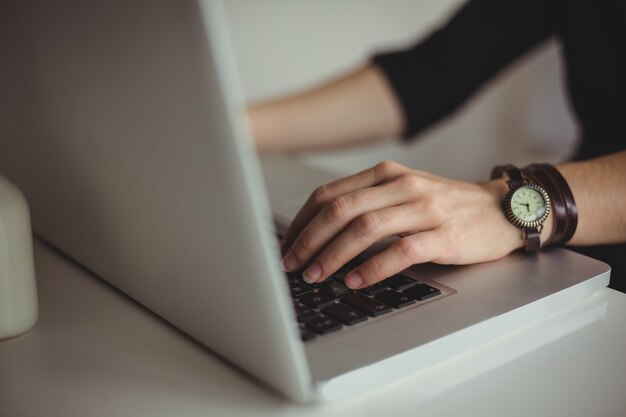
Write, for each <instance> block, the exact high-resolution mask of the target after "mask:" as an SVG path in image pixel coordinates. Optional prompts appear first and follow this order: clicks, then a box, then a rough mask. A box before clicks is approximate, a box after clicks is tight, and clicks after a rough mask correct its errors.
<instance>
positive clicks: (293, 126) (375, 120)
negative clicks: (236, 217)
mask: <svg viewBox="0 0 626 417" xmlns="http://www.w3.org/2000/svg"><path fill="white" fill-rule="evenodd" d="M248 115H249V118H250V124H251V126H252V131H253V132H254V136H255V139H256V143H257V147H258V149H259V150H260V151H294V150H305V149H312V148H327V147H337V146H347V145H352V144H357V143H362V142H368V141H373V140H381V138H389V137H392V136H398V135H399V134H400V132H401V131H402V130H403V122H402V118H401V111H400V107H399V104H398V103H397V101H396V99H395V97H394V95H393V92H392V90H391V88H390V87H389V85H388V84H387V82H386V81H385V80H384V77H383V75H382V73H381V72H380V70H379V69H378V68H376V67H375V66H373V65H369V66H366V67H363V68H360V69H358V70H356V71H354V72H352V73H351V74H348V75H346V76H345V77H343V78H340V79H338V80H335V81H333V82H330V83H328V84H326V85H324V86H321V87H318V88H316V89H313V90H311V91H308V92H305V93H301V94H297V95H295V96H292V97H287V98H284V99H281V100H277V101H274V102H270V103H266V104H260V105H256V106H252V107H251V108H250V109H249V111H248Z"/></svg>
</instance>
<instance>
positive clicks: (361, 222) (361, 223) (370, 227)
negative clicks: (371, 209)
mask: <svg viewBox="0 0 626 417" xmlns="http://www.w3.org/2000/svg"><path fill="white" fill-rule="evenodd" d="M379 226H380V220H379V219H378V216H376V215H375V214H373V213H365V214H361V215H360V216H359V217H357V218H356V220H355V221H354V228H355V229H356V231H357V232H358V233H359V234H360V235H361V236H363V237H370V236H373V235H375V234H376V232H377V230H378V228H379Z"/></svg>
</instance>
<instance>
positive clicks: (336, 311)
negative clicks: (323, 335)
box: [322, 303, 367, 326]
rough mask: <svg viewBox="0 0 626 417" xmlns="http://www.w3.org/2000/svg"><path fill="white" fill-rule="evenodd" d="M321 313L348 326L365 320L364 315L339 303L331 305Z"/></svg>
mask: <svg viewBox="0 0 626 417" xmlns="http://www.w3.org/2000/svg"><path fill="white" fill-rule="evenodd" d="M322 313H324V314H326V315H328V316H330V317H332V318H334V319H336V320H337V321H339V322H341V323H343V324H346V325H348V326H352V325H353V324H356V323H359V322H362V321H365V320H367V316H366V315H365V314H364V313H362V312H360V311H359V310H355V309H354V308H352V307H349V306H347V305H346V304H341V303H335V304H331V305H330V306H328V307H326V308H325V309H323V310H322Z"/></svg>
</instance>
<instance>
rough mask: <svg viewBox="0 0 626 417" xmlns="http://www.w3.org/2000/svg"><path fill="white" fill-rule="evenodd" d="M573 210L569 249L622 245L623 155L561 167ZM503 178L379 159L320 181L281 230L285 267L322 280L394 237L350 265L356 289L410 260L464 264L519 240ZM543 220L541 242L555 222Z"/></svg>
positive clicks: (625, 217) (493, 255) (625, 230)
mask: <svg viewBox="0 0 626 417" xmlns="http://www.w3.org/2000/svg"><path fill="white" fill-rule="evenodd" d="M558 169H559V170H560V171H561V173H562V174H563V176H564V177H565V179H566V180H567V181H568V183H569V185H570V188H571V189H572V192H573V193H574V198H575V199H576V202H577V206H578V215H579V223H578V228H577V230H576V233H575V234H574V236H573V238H572V240H571V241H570V243H571V244H573V245H578V244H600V243H615V242H626V210H624V207H626V186H625V185H624V184H626V181H625V180H626V151H622V152H619V153H616V154H612V155H609V156H606V157H603V158H598V159H594V160H589V161H584V162H576V163H569V164H564V165H560V166H558ZM507 191H508V186H507V185H506V183H505V182H504V180H502V179H499V180H493V181H489V182H485V183H480V184H474V183H467V182H460V181H453V180H449V179H446V178H441V177H438V176H435V175H432V174H430V173H427V172H422V171H414V170H411V169H409V168H406V167H403V166H401V165H398V164H395V163H393V162H384V163H381V164H379V165H377V166H376V167H374V168H371V169H368V170H366V171H363V172H360V173H358V174H355V175H352V176H350V177H346V178H343V179H340V180H338V181H335V182H333V183H330V184H327V185H324V186H322V187H319V188H318V189H317V190H316V191H315V192H314V193H313V194H312V195H311V197H310V198H309V200H308V201H307V203H306V204H305V205H304V207H303V208H302V209H301V210H300V212H299V213H298V215H297V216H296V218H295V219H294V222H293V223H292V226H291V227H290V229H289V231H288V232H287V235H286V238H285V241H284V242H283V247H284V249H285V257H284V259H283V267H284V269H286V270H287V271H294V270H298V269H301V268H306V270H305V272H304V276H305V279H307V280H308V281H310V282H320V281H322V280H324V279H326V278H327V277H328V276H330V275H331V274H332V273H334V272H335V271H336V270H337V269H338V268H340V267H341V266H342V265H343V264H345V263H346V262H348V261H349V260H350V259H352V258H353V257H354V256H356V255H358V254H359V253H361V252H362V251H363V250H365V249H367V248H368V247H370V246H371V245H372V244H373V243H375V242H376V241H379V240H382V239H385V238H388V237H391V236H398V237H399V239H398V240H397V241H395V242H394V243H393V244H392V245H391V246H389V247H388V248H387V249H385V250H383V251H382V252H380V253H379V254H377V255H375V256H373V257H372V258H370V259H369V260H368V261H366V262H365V263H363V264H362V265H360V266H358V267H357V268H356V269H355V270H353V271H351V272H350V273H349V274H348V276H347V277H346V283H347V284H348V286H350V287H352V288H361V287H364V286H367V285H371V284H373V283H375V282H377V281H380V280H382V279H385V278H387V277H389V276H391V275H393V274H395V273H398V272H400V271H401V270H403V269H405V268H407V267H409V266H411V265H413V264H417V263H424V262H434V263H440V264H471V263H477V262H484V261H488V260H492V259H497V258H500V257H503V256H505V255H507V254H508V253H510V252H512V251H514V250H516V249H519V248H521V247H522V246H523V241H522V240H520V232H519V229H517V228H516V227H514V226H513V225H511V224H510V223H509V222H508V221H507V220H506V218H505V217H504V214H503V212H502V209H501V202H502V200H503V198H504V195H505V194H506V192H507ZM552 221H553V219H552V218H551V217H549V218H548V221H547V222H546V223H544V226H545V227H544V228H543V230H542V232H541V239H542V241H545V239H546V238H547V236H549V235H550V232H551V228H552Z"/></svg>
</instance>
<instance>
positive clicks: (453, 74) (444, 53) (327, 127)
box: [249, 0, 558, 151]
mask: <svg viewBox="0 0 626 417" xmlns="http://www.w3.org/2000/svg"><path fill="white" fill-rule="evenodd" d="M557 3H558V2H556V1H554V0H553V1H545V0H508V1H502V0H474V1H470V2H469V3H467V4H466V5H465V6H464V7H462V8H461V9H460V10H459V11H458V12H457V13H456V14H455V15H454V16H453V17H452V19H451V20H450V21H449V22H448V23H447V24H446V26H445V27H443V28H442V29H440V30H438V31H436V32H434V33H433V34H432V35H430V36H429V37H428V38H427V39H425V40H424V41H423V42H421V43H419V44H418V45H416V46H414V47H412V48H409V49H407V50H404V51H399V52H393V53H386V54H380V55H377V56H376V57H374V59H373V63H372V64H370V65H368V66H365V67H363V68H361V69H358V70H356V71H354V72H352V73H350V74H348V75H347V76H344V77H342V78H339V79H337V80H335V81H332V82H330V83H328V84H325V85H322V86H320V87H318V88H315V89H313V90H310V91H307V92H304V93H300V94H296V95H294V96H291V97H288V98H285V99H281V100H277V101H273V102H268V103H261V104H257V105H255V106H252V107H251V108H250V111H249V116H250V121H251V126H252V130H253V133H254V136H255V138H256V141H257V145H258V148H259V149H260V150H261V151H298V150H304V149H311V148H327V147H333V146H346V145H351V144H357V143H362V142H367V141H373V140H381V139H382V138H389V137H391V136H399V135H400V134H402V135H404V136H405V137H409V136H414V135H415V134H417V133H418V132H420V131H422V130H423V129H425V128H427V127H429V126H430V125H432V124H433V123H436V122H437V121H439V120H441V119H442V118H444V117H445V116H447V115H449V114H450V113H452V112H453V111H454V110H456V109H457V108H458V107H459V106H460V105H461V104H463V103H464V102H465V101H466V100H467V99H468V98H469V97H471V95H472V94H473V93H474V92H476V90H478V89H479V88H480V87H481V86H482V85H484V84H485V83H486V82H487V81H488V80H489V79H491V78H492V77H493V76H494V75H495V74H496V73H498V72H499V71H500V70H501V69H502V68H504V67H505V66H506V65H507V64H509V63H510V62H511V61H512V60H514V59H515V58H516V57H518V56H520V55H521V54H523V53H524V52H526V51H528V50H529V49H530V48H532V47H533V46H535V45H536V44H538V43H539V42H541V41H543V40H544V39H546V38H547V37H548V36H550V35H551V34H552V33H553V31H554V26H555V19H556V18H555V16H556V15H557V13H556V11H555V9H556V6H558V4H557Z"/></svg>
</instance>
